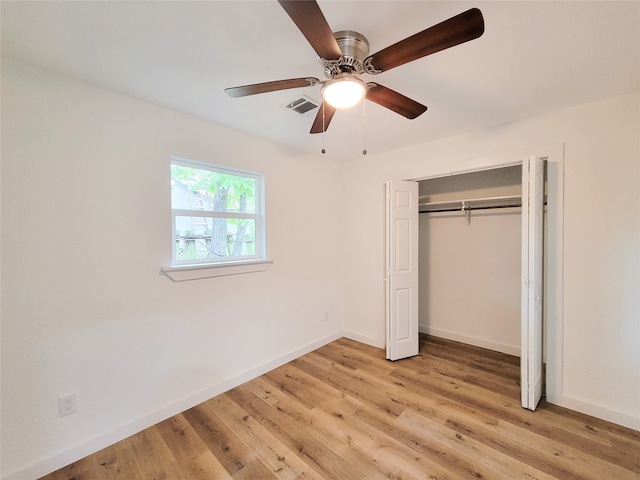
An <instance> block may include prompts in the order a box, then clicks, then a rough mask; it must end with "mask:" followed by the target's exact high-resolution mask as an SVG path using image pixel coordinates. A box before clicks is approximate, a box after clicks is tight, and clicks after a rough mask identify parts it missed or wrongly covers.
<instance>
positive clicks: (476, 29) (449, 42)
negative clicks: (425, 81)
mask: <svg viewBox="0 0 640 480" xmlns="http://www.w3.org/2000/svg"><path fill="white" fill-rule="evenodd" d="M483 33H484V19H483V17H482V12H480V10H478V9H477V8H472V9H470V10H467V11H466V12H463V13H461V14H459V15H456V16H455V17H451V18H450V19H449V20H445V21H444V22H442V23H439V24H437V25H434V26H433V27H430V28H427V29H426V30H423V31H422V32H419V33H416V34H415V35H412V36H411V37H408V38H405V39H404V40H401V41H399V42H398V43H394V44H393V45H391V46H389V47H387V48H385V49H384V50H380V51H379V52H377V53H374V54H373V55H370V56H369V57H368V58H367V59H366V60H365V64H366V63H367V62H369V63H370V64H371V66H372V67H373V68H374V69H375V70H377V71H380V72H385V71H387V70H390V69H392V68H394V67H397V66H399V65H404V64H405V63H408V62H412V61H413V60H417V59H418V58H422V57H424V56H426V55H430V54H432V53H436V52H439V51H440V50H444V49H446V48H449V47H453V46H455V45H460V44H461V43H464V42H468V41H469V40H473V39H475V38H478V37H480V36H481V35H482V34H483Z"/></svg>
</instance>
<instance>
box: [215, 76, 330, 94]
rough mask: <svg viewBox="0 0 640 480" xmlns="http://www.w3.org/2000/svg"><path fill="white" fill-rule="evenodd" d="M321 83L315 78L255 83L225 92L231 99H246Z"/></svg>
mask: <svg viewBox="0 0 640 480" xmlns="http://www.w3.org/2000/svg"><path fill="white" fill-rule="evenodd" d="M318 83H320V80H318V79H317V78H313V77H306V78H290V79H288V80H276V81H275V82H265V83H254V84H253V85H243V86H241V87H230V88H225V89H224V91H225V92H226V93H227V95H229V96H230V97H234V98H237V97H246V96H247V95H256V94H257V93H267V92H275V91H277V90H286V89H288V88H299V87H312V86H313V85H317V84H318Z"/></svg>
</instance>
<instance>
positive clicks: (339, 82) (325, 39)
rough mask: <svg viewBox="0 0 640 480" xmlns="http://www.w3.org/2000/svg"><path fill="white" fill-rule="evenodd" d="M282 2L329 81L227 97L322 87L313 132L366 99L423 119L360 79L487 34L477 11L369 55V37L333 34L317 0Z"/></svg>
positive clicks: (411, 103) (415, 108) (404, 100)
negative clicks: (315, 54) (334, 116)
mask: <svg viewBox="0 0 640 480" xmlns="http://www.w3.org/2000/svg"><path fill="white" fill-rule="evenodd" d="M278 3H280V5H281V6H282V8H284V10H285V12H287V14H288V15H289V17H291V19H292V20H293V22H294V23H295V24H296V26H297V27H298V29H300V31H301V32H302V34H303V35H304V36H305V38H306V39H307V41H308V42H309V43H310V44H311V47H312V48H313V49H314V50H315V52H316V53H317V54H318V57H320V61H321V63H322V65H323V68H324V74H325V76H326V77H327V80H325V81H320V80H319V79H317V78H315V77H301V78H290V79H287V80H277V81H273V82H265V83H255V84H252V85H244V86H239V87H231V88H226V89H225V92H226V93H227V94H228V95H229V96H231V97H244V96H247V95H255V94H258V93H267V92H274V91H278V90H286V89H289V88H300V87H313V86H315V85H322V98H323V100H322V108H320V109H319V111H318V113H317V115H316V118H315V120H314V122H313V125H312V127H311V131H310V133H321V132H324V131H326V130H327V128H328V127H329V123H330V122H331V119H332V118H333V115H334V113H335V111H336V109H337V108H348V107H349V106H351V105H354V104H356V103H357V102H358V101H360V100H361V99H362V98H363V97H365V98H366V99H367V100H371V101H372V102H375V103H377V104H378V105H381V106H383V107H385V108H388V109H389V110H392V111H394V112H396V113H398V114H400V115H402V116H404V117H406V118H409V119H414V118H416V117H418V116H419V115H421V114H422V113H424V112H425V111H426V110H427V107H426V106H424V105H422V104H420V103H418V102H416V101H415V100H412V99H410V98H408V97H405V96H404V95H402V94H401V93H398V92H396V91H394V90H391V89H390V88H387V87H384V86H382V85H380V84H379V83H375V82H368V83H367V82H364V81H363V80H361V79H360V75H362V74H365V73H366V74H370V75H377V74H379V73H382V72H386V71H387V70H390V69H392V68H395V67H398V66H400V65H404V64H405V63H408V62H412V61H413V60H417V59H419V58H422V57H424V56H426V55H430V54H432V53H436V52H439V51H441V50H444V49H446V48H449V47H453V46H455V45H459V44H461V43H464V42H468V41H469V40H473V39H475V38H478V37H480V36H481V35H482V34H483V33H484V19H483V17H482V13H481V12H480V10H478V9H477V8H472V9H470V10H467V11H466V12H463V13H461V14H459V15H456V16H454V17H451V18H450V19H448V20H445V21H444V22H441V23H439V24H437V25H434V26H432V27H429V28H427V29H426V30H423V31H421V32H419V33H416V34H415V35H412V36H410V37H408V38H405V39H404V40H401V41H399V42H397V43H394V44H393V45H391V46H389V47H387V48H385V49H383V50H380V51H379V52H377V53H374V54H373V55H369V42H368V41H367V39H366V38H365V37H364V35H362V34H360V33H358V32H354V31H351V30H343V31H340V32H336V33H333V32H332V31H331V27H329V24H328V23H327V20H326V19H325V17H324V15H323V13H322V11H321V10H320V7H319V6H318V4H317V2H316V1H315V0H278Z"/></svg>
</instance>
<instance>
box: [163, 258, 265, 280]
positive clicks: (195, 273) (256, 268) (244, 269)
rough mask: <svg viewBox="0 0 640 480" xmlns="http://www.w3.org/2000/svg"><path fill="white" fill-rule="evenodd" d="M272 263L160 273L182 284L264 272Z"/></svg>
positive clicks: (182, 268)
mask: <svg viewBox="0 0 640 480" xmlns="http://www.w3.org/2000/svg"><path fill="white" fill-rule="evenodd" d="M272 263H273V261H272V260H248V261H241V262H229V263H217V264H211V263H210V264H201V265H178V266H175V267H162V270H161V273H163V274H164V275H166V276H167V277H169V278H170V279H171V280H173V281H174V282H184V281H186V280H199V279H201V278H212V277H224V276H226V275H239V274H242V273H254V272H264V271H265V270H266V269H267V268H269V267H270V266H271V264H272Z"/></svg>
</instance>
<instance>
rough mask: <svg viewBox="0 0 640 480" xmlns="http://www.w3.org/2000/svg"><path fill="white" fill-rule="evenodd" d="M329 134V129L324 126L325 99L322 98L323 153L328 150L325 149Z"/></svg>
mask: <svg viewBox="0 0 640 480" xmlns="http://www.w3.org/2000/svg"><path fill="white" fill-rule="evenodd" d="M326 134H327V129H326V128H325V126H324V99H322V154H323V155H324V154H325V153H327V151H326V150H325V149H324V137H325V135H326Z"/></svg>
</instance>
